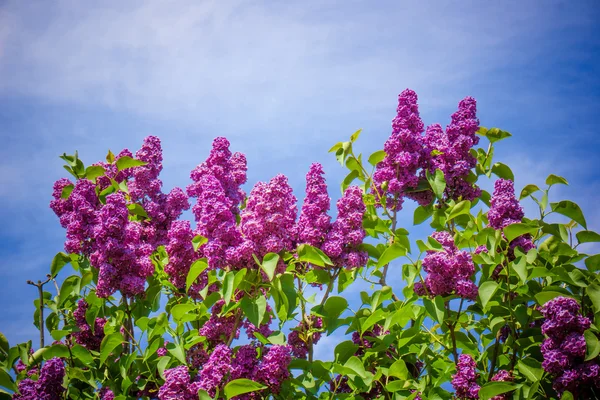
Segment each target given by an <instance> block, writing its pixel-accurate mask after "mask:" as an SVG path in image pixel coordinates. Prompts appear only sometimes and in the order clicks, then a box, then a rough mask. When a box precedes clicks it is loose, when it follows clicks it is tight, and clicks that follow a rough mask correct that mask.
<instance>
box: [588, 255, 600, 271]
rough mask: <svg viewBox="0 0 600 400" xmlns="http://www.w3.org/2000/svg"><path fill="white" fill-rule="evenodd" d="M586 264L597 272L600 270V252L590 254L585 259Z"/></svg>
mask: <svg viewBox="0 0 600 400" xmlns="http://www.w3.org/2000/svg"><path fill="white" fill-rule="evenodd" d="M585 266H586V268H587V269H589V270H590V271H591V272H596V271H598V270H600V254H595V255H593V256H589V257H588V258H586V259H585Z"/></svg>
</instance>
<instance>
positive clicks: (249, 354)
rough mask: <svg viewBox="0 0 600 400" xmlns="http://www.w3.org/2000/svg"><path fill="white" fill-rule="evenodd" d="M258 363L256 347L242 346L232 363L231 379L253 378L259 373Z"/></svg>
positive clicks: (250, 345)
mask: <svg viewBox="0 0 600 400" xmlns="http://www.w3.org/2000/svg"><path fill="white" fill-rule="evenodd" d="M258 363H259V360H258V351H257V348H256V346H255V345H253V344H246V345H243V346H241V347H240V348H239V349H238V350H237V352H236V353H235V358H234V359H233V360H232V362H231V379H240V378H246V379H249V378H251V377H253V376H254V374H255V373H256V371H257V367H258Z"/></svg>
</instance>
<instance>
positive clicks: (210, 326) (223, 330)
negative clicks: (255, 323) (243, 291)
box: [199, 300, 240, 346]
mask: <svg viewBox="0 0 600 400" xmlns="http://www.w3.org/2000/svg"><path fill="white" fill-rule="evenodd" d="M224 304H225V301H224V300H218V301H217V302H216V303H215V304H214V305H213V307H212V314H211V316H210V318H209V319H208V321H206V322H205V323H204V325H202V327H201V328H200V331H199V333H200V335H202V336H204V337H206V340H207V341H208V342H209V343H210V344H211V345H213V346H214V345H217V344H220V343H227V342H228V340H229V338H230V337H231V336H232V335H233V337H234V338H236V339H237V338H239V336H240V328H239V326H237V324H236V318H235V315H233V314H230V315H219V314H220V313H221V310H222V309H223V305H224Z"/></svg>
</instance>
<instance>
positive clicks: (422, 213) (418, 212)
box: [413, 206, 433, 225]
mask: <svg viewBox="0 0 600 400" xmlns="http://www.w3.org/2000/svg"><path fill="white" fill-rule="evenodd" d="M432 214H433V208H432V207H423V206H419V207H417V208H415V214H414V219H413V224H414V225H419V224H421V223H423V222H425V221H426V220H427V218H429V217H431V215H432Z"/></svg>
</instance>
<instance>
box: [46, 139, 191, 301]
mask: <svg viewBox="0 0 600 400" xmlns="http://www.w3.org/2000/svg"><path fill="white" fill-rule="evenodd" d="M123 156H131V152H129V151H128V150H123V151H122V152H121V153H120V154H119V156H117V157H116V158H115V160H113V162H112V163H103V162H102V163H98V164H97V165H100V166H102V167H103V168H104V169H105V171H106V174H105V175H104V176H101V177H98V178H97V180H96V182H92V181H91V180H88V179H79V180H78V181H77V182H76V183H75V184H74V185H73V184H71V182H70V181H69V180H67V179H60V180H59V181H57V182H56V183H55V185H54V192H53V197H54V200H52V201H51V203H50V207H51V208H52V210H53V211H54V212H55V213H56V215H57V216H58V217H59V219H60V223H61V225H62V226H63V227H65V228H66V230H67V234H66V236H67V239H66V241H65V250H66V251H67V252H69V253H78V254H83V255H85V256H87V257H89V259H90V263H91V265H92V266H94V267H96V268H98V269H99V274H98V275H99V278H98V286H97V295H98V296H99V297H108V296H110V295H111V294H113V293H114V292H116V291H117V290H120V291H121V292H122V293H123V295H125V296H135V295H139V294H141V293H142V292H143V291H144V285H145V281H146V278H147V277H148V276H149V275H151V274H152V273H153V272H154V266H153V265H152V263H151V261H150V259H149V256H150V254H151V253H152V251H153V250H154V249H155V248H156V246H158V245H161V244H165V243H166V240H167V232H168V227H169V225H170V224H171V222H172V221H174V220H176V219H177V218H179V216H180V215H181V213H182V211H183V210H184V209H186V208H188V207H189V205H188V202H187V197H186V196H185V194H184V193H183V191H181V190H180V189H177V188H175V189H173V190H172V191H171V192H170V193H169V194H168V195H166V194H163V193H161V191H160V188H161V186H162V183H161V182H160V180H159V179H158V174H159V173H160V170H161V169H162V164H161V163H162V150H161V147H160V140H159V139H158V138H156V137H153V136H150V137H148V138H146V139H145V140H144V144H143V146H142V148H141V149H140V150H139V151H138V152H137V153H136V156H137V157H138V158H139V159H140V160H142V161H144V162H146V163H147V164H146V165H144V166H140V167H136V168H127V169H125V170H123V171H118V168H117V167H116V160H118V159H120V158H121V157H123ZM129 179H130V180H129ZM111 180H114V181H116V182H117V183H119V182H128V183H129V187H130V194H129V196H128V197H127V198H126V197H125V195H124V193H123V192H120V191H119V192H116V193H113V194H109V195H107V196H106V200H105V204H103V203H102V202H101V201H100V199H99V197H98V195H97V193H98V192H99V191H101V190H102V189H105V188H108V187H109V186H110V185H111ZM128 180H129V181H128ZM70 185H73V189H72V192H71V193H70V195H69V196H68V198H65V199H63V198H62V193H63V191H65V190H66V189H67V188H68V187H69V186H70ZM97 189H98V190H97ZM103 201H104V200H103ZM132 202H138V203H137V204H140V205H141V206H142V207H143V208H144V209H145V211H146V213H147V214H148V216H149V217H150V219H143V220H141V221H132V220H130V218H129V209H128V207H127V206H128V205H129V204H132Z"/></svg>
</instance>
